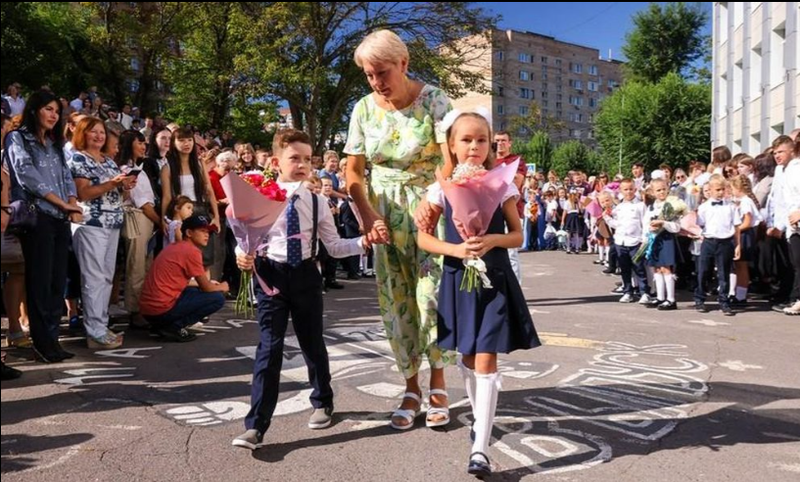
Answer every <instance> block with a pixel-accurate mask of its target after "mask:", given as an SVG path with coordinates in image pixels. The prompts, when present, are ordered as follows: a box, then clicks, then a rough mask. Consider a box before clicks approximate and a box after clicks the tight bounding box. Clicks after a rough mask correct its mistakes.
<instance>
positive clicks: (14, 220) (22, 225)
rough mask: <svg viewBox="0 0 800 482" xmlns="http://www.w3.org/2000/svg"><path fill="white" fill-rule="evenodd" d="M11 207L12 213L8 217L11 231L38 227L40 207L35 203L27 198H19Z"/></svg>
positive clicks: (16, 231)
mask: <svg viewBox="0 0 800 482" xmlns="http://www.w3.org/2000/svg"><path fill="white" fill-rule="evenodd" d="M9 207H10V208H11V213H10V214H9V218H8V230H9V231H10V232H11V233H15V234H17V233H24V232H27V231H32V230H34V229H36V220H37V218H38V215H39V209H38V208H37V207H36V205H35V204H33V203H32V202H29V201H28V200H27V199H18V200H16V201H14V202H12V203H11V204H10V205H9Z"/></svg>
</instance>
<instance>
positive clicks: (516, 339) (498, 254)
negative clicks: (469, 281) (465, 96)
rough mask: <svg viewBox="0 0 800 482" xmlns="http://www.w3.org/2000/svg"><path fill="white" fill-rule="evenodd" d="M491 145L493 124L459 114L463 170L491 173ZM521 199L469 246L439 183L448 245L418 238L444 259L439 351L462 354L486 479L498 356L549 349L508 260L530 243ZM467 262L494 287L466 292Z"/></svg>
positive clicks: (511, 192)
mask: <svg viewBox="0 0 800 482" xmlns="http://www.w3.org/2000/svg"><path fill="white" fill-rule="evenodd" d="M491 138H492V137H491V127H490V124H489V122H488V121H487V120H486V118H484V117H483V116H482V115H480V114H477V113H461V114H460V115H456V116H455V120H454V121H453V124H452V125H451V126H450V127H449V128H448V129H447V140H448V144H449V147H450V152H451V153H452V154H451V155H452V156H454V158H455V159H454V161H455V162H457V163H458V164H465V163H469V164H472V165H483V166H484V167H491V159H489V145H490V143H491ZM457 169H458V168H457ZM518 196H519V191H518V190H517V188H516V187H515V186H514V185H513V184H511V185H509V187H508V190H507V192H506V194H505V196H504V197H503V201H502V205H501V206H497V207H496V209H495V212H494V216H493V218H492V220H491V223H490V226H489V229H488V231H487V233H486V234H485V235H483V236H477V237H472V238H469V239H466V240H464V239H462V238H461V235H460V234H459V232H458V230H457V229H456V227H455V224H454V223H453V220H452V215H451V213H452V210H451V206H450V205H449V203H448V202H447V201H446V199H445V197H444V193H443V191H442V189H441V187H440V186H439V184H438V183H435V184H433V185H432V186H431V187H430V188H429V189H428V202H430V203H432V204H435V205H437V206H439V207H441V208H442V209H443V210H444V217H445V219H446V225H445V239H444V240H439V239H437V238H436V237H434V236H433V235H430V234H427V233H424V232H422V231H420V232H418V233H417V243H418V245H419V247H420V248H421V249H423V250H425V251H428V252H430V253H434V254H441V255H444V268H443V275H442V282H441V285H440V287H439V301H438V311H439V316H438V327H437V330H438V345H439V348H441V349H445V350H457V351H458V352H460V353H461V354H462V359H461V361H460V363H459V367H460V369H461V373H462V376H463V377H464V381H465V384H466V389H467V395H468V397H469V400H470V404H471V406H472V414H473V419H474V422H473V432H474V439H473V440H474V441H473V444H472V450H471V454H470V457H469V464H468V467H467V472H468V473H470V474H473V475H475V476H477V477H479V478H483V477H486V476H489V475H491V473H492V468H491V463H490V462H489V457H488V455H487V452H488V448H489V441H490V439H491V433H492V426H493V424H494V415H495V409H496V407H497V395H498V391H499V388H500V375H499V373H498V372H497V354H498V353H510V352H512V351H515V350H520V349H529V348H534V347H537V346H539V345H540V344H541V343H540V342H539V338H538V336H537V334H536V330H535V328H534V327H533V321H532V320H531V316H530V312H529V311H528V307H527V303H526V301H525V296H524V295H523V293H522V288H521V287H520V285H519V282H518V281H517V278H516V277H515V276H514V272H513V270H512V268H511V263H510V261H509V257H508V248H513V247H517V246H520V245H521V244H522V232H521V231H522V228H521V226H520V219H519V214H518V212H517V208H516V202H517V197H518ZM435 221H436V220H435ZM506 231H507V232H506ZM467 258H480V259H482V260H483V261H484V262H485V263H486V266H487V271H486V275H487V276H488V278H489V280H490V281H491V287H484V286H481V287H478V288H477V289H475V290H472V291H462V290H461V289H460V285H461V281H462V279H463V277H464V274H465V268H464V263H463V260H464V259H467Z"/></svg>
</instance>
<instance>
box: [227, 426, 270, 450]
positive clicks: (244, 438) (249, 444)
mask: <svg viewBox="0 0 800 482" xmlns="http://www.w3.org/2000/svg"><path fill="white" fill-rule="evenodd" d="M231 445H233V446H234V447H242V448H246V449H250V450H255V449H258V448H261V447H263V446H264V434H263V433H261V432H259V431H258V430H256V429H254V428H251V429H250V430H248V431H246V432H245V433H243V434H241V435H239V436H238V437H236V438H235V439H233V441H232V442H231Z"/></svg>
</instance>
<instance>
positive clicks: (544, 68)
mask: <svg viewBox="0 0 800 482" xmlns="http://www.w3.org/2000/svg"><path fill="white" fill-rule="evenodd" d="M542 73H543V74H546V73H547V66H546V65H542Z"/></svg>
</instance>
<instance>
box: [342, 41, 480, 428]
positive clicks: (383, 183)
mask: <svg viewBox="0 0 800 482" xmlns="http://www.w3.org/2000/svg"><path fill="white" fill-rule="evenodd" d="M355 62H356V64H357V65H358V66H359V67H360V68H361V69H362V70H363V71H364V75H365V76H366V79H367V82H368V83H369V86H370V87H371V88H372V91H373V92H372V93H371V94H369V95H367V96H365V97H363V98H362V99H361V100H360V101H358V102H357V103H356V105H355V107H354V109H353V113H352V116H351V119H350V130H349V133H348V136H347V144H346V146H345V148H344V152H345V153H346V154H347V155H348V163H347V173H346V176H345V177H346V179H347V190H348V192H349V194H350V196H351V197H352V198H353V201H354V204H355V205H356V207H357V208H358V211H359V213H360V214H361V218H362V220H363V228H364V233H365V234H366V235H367V236H368V237H369V238H370V240H372V241H380V242H385V243H388V244H386V245H378V246H376V247H375V248H376V249H375V263H376V268H377V282H378V301H379V304H380V310H381V315H382V318H383V324H384V327H385V329H386V334H387V337H388V338H389V343H390V344H391V346H392V350H393V352H394V356H395V361H396V363H397V367H398V369H399V371H400V373H401V374H402V375H403V378H405V385H406V387H405V394H404V395H403V400H402V403H401V405H400V407H399V408H398V409H397V410H395V412H394V413H393V414H392V419H391V424H390V426H391V427H392V428H394V429H396V430H407V429H409V428H411V427H412V426H413V424H414V420H415V418H416V416H417V414H418V413H419V411H420V409H421V406H422V403H421V396H422V389H421V388H420V384H419V371H420V368H421V365H422V360H423V358H427V359H428V362H429V363H430V367H431V379H430V389H431V390H430V397H429V400H430V407H431V408H430V409H428V413H427V418H426V425H428V426H429V427H433V426H443V425H446V424H447V423H449V422H450V414H449V410H448V399H447V392H445V379H444V367H445V366H447V365H448V364H451V363H452V362H454V361H455V357H454V354H453V353H451V352H445V351H442V350H440V349H439V347H438V345H437V343H436V342H437V331H436V322H437V311H436V307H437V303H436V301H437V287H438V284H439V281H440V279H441V274H442V266H441V258H439V257H438V256H434V255H431V254H429V253H426V252H424V251H422V250H421V249H419V248H418V246H417V243H416V236H415V233H416V231H417V228H416V226H415V224H414V211H415V210H416V208H417V206H418V205H419V204H420V202H421V200H422V199H423V197H424V193H425V190H426V188H427V187H428V186H429V185H431V184H433V182H434V172H435V170H436V167H437V166H439V165H442V163H443V159H447V160H448V161H447V162H450V163H452V160H451V159H450V157H449V156H447V155H445V153H446V148H445V147H443V145H444V144H445V141H446V139H445V133H444V132H443V131H442V129H441V122H442V120H443V118H444V116H445V114H446V113H447V112H448V111H450V110H452V106H451V104H450V101H449V99H448V98H447V96H446V95H445V93H444V92H443V91H442V90H441V89H439V88H436V87H433V86H431V85H426V84H424V83H422V82H420V81H417V80H414V79H411V78H409V76H408V70H409V55H408V48H407V47H406V45H405V44H404V43H403V41H402V40H401V39H400V37H398V36H397V35H396V34H395V33H393V32H391V31H388V30H379V31H376V32H373V33H371V34H369V35H368V36H367V37H366V38H364V40H363V41H362V42H361V44H360V45H359V46H358V48H357V49H356V51H355ZM367 163H370V165H371V166H372V169H371V170H370V177H369V187H368V188H367V187H366V186H365V184H366V181H367V180H366V179H365V166H366V165H367ZM450 169H452V166H450ZM448 172H449V171H448ZM472 377H473V378H474V373H472Z"/></svg>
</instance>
